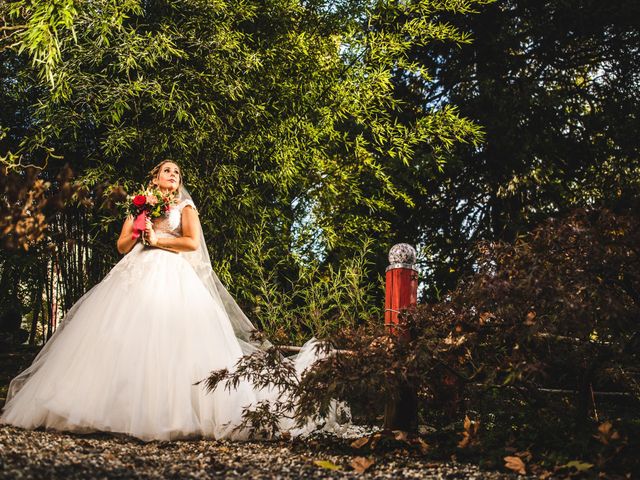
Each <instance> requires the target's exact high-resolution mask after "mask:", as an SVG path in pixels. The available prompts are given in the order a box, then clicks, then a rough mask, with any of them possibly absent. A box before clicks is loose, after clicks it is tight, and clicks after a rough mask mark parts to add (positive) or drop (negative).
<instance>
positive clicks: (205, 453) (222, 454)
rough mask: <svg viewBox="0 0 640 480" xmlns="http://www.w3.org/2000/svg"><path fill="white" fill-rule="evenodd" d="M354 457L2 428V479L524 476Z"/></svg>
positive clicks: (280, 447) (323, 445)
mask: <svg viewBox="0 0 640 480" xmlns="http://www.w3.org/2000/svg"><path fill="white" fill-rule="evenodd" d="M353 458H354V457H353V456H351V455H346V454H345V453H344V452H340V449H339V448H336V447H335V445H334V446H332V445H331V442H326V441H313V440H312V441H309V442H307V443H304V442H299V441H289V442H231V441H219V440H204V439H203V440H188V441H187V440H185V441H173V442H157V441H154V442H149V443H145V442H142V441H139V440H137V439H135V438H132V437H128V436H124V435H118V436H114V435H110V434H106V433H95V434H90V435H78V434H71V433H64V432H56V431H42V430H34V431H32V430H23V429H19V428H15V427H12V426H8V425H0V479H11V480H20V479H38V480H40V479H58V478H60V479H69V480H72V479H83V480H84V479H98V478H102V479H162V478H170V479H223V478H224V479H237V478H250V479H256V480H257V479H300V478H303V479H306V478H339V479H345V478H359V479H374V478H375V479H396V478H407V479H413V478H420V479H485V478H486V479H515V478H518V477H517V476H516V475H509V474H505V473H499V472H481V471H480V470H479V469H478V468H477V467H475V466H473V465H460V464H445V463H436V462H430V461H428V460H418V459H416V458H410V457H408V456H406V455H404V456H403V455H402V454H397V455H395V456H389V454H387V455H386V456H385V457H384V458H382V457H380V458H377V459H376V463H375V464H374V465H373V466H372V467H370V468H369V469H368V470H367V471H366V472H365V473H363V474H359V473H357V472H355V471H354V469H353V468H352V467H351V466H350V464H351V461H352V460H353ZM315 461H328V462H331V463H332V464H334V465H336V466H338V467H340V470H331V469H328V468H324V467H322V466H318V465H316V464H315V463H314V462H315ZM329 466H331V465H329ZM519 478H523V477H519Z"/></svg>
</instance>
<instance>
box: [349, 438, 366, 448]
mask: <svg viewBox="0 0 640 480" xmlns="http://www.w3.org/2000/svg"><path fill="white" fill-rule="evenodd" d="M367 443H369V437H362V438H357V439H355V440H354V441H353V442H351V446H352V447H353V448H362V447H364V446H365V445H366V444H367Z"/></svg>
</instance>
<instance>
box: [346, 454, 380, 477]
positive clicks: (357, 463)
mask: <svg viewBox="0 0 640 480" xmlns="http://www.w3.org/2000/svg"><path fill="white" fill-rule="evenodd" d="M374 463H376V461H375V460H374V459H373V458H368V457H355V458H354V459H353V460H352V461H351V466H352V467H353V469H354V470H355V471H356V472H358V473H364V472H366V471H367V470H368V469H369V468H370V467H371V465H373V464H374Z"/></svg>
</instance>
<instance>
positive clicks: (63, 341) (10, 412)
mask: <svg viewBox="0 0 640 480" xmlns="http://www.w3.org/2000/svg"><path fill="white" fill-rule="evenodd" d="M187 205H190V206H191V207H193V208H195V206H194V204H193V202H192V201H191V200H190V199H186V200H183V201H182V202H180V203H179V204H178V205H177V206H176V207H175V208H173V209H172V210H171V212H170V214H169V215H168V216H167V217H165V218H161V219H160V221H159V222H156V223H155V224H154V230H155V231H156V233H157V235H158V236H159V237H161V236H176V237H178V236H181V234H182V230H181V214H182V210H183V209H184V208H185V207H186V206H187ZM187 257H188V255H185V254H183V253H173V252H169V251H166V250H162V249H158V248H152V247H143V245H142V244H141V243H137V244H136V245H135V246H134V248H133V249H132V250H131V251H130V252H129V253H128V254H126V255H125V256H124V257H123V258H122V259H121V260H120V261H119V262H118V263H117V264H116V265H115V267H113V269H112V270H111V271H110V272H109V273H108V274H107V276H106V277H105V278H104V279H103V280H102V281H101V282H100V283H99V284H97V285H96V286H94V287H93V288H92V289H91V290H90V291H88V292H87V293H86V294H85V295H84V296H83V297H82V298H81V299H80V300H79V301H78V302H77V303H76V304H75V305H74V306H73V307H72V308H71V309H70V311H69V312H68V313H67V315H66V317H65V320H64V321H63V322H62V323H61V325H60V326H59V327H58V329H57V330H56V332H55V333H54V335H53V336H52V338H51V339H50V340H49V341H48V342H47V344H46V345H45V347H43V349H42V350H41V351H40V353H39V354H38V356H37V357H36V359H35V360H34V362H33V364H32V365H31V366H30V367H29V368H28V369H26V370H25V371H24V372H22V373H21V374H20V375H18V376H17V377H16V378H15V379H13V380H12V382H11V385H10V387H9V393H8V398H7V403H6V405H5V407H4V409H3V413H2V415H1V416H0V423H6V424H12V425H15V426H19V427H23V428H29V429H31V428H36V427H44V428H52V429H56V430H64V431H75V432H92V431H109V432H121V433H125V434H129V435H132V436H135V437H138V438H140V439H142V440H145V441H149V440H172V439H178V438H188V437H200V436H203V437H213V438H233V439H245V438H247V436H248V434H249V432H247V431H244V430H242V431H234V428H235V427H236V426H237V425H238V424H239V423H240V421H241V415H242V411H243V408H244V407H246V406H250V405H253V404H255V403H256V402H257V401H259V400H261V399H264V396H265V393H268V392H264V391H263V392H256V391H255V389H254V388H253V386H252V385H251V384H249V383H246V382H244V383H240V385H239V386H238V388H237V389H235V390H232V391H231V392H229V391H228V390H225V389H224V388H223V387H222V386H219V387H218V388H216V389H215V390H214V391H213V392H210V393H207V392H206V391H205V388H204V382H202V383H201V384H199V385H194V383H196V382H198V381H200V380H203V379H204V378H206V377H208V374H209V373H210V372H211V371H212V370H217V369H222V368H230V369H231V368H232V367H233V366H234V364H235V363H236V362H237V361H238V359H240V357H241V356H242V355H243V348H242V344H243V341H242V339H239V338H238V336H237V332H234V328H233V326H232V323H231V322H230V319H229V315H228V314H227V310H228V308H227V310H225V301H221V299H220V297H219V296H218V297H217V298H216V297H215V296H214V295H212V293H211V291H210V289H209V288H207V286H206V284H205V282H203V280H202V278H201V277H200V276H199V275H198V273H196V270H197V269H196V268H195V267H194V266H193V265H192V263H190V262H189V261H188V260H187ZM209 265H210V264H209ZM216 278H217V277H216ZM225 293H226V294H227V295H228V293H227V292H226V290H225ZM223 298H224V297H223ZM226 302H227V304H228V303H229V302H230V301H229V300H228V298H227V299H226ZM234 307H235V308H237V305H235V303H234ZM244 350H245V352H246V349H244ZM305 350H306V351H305V352H303V355H300V356H299V357H298V358H299V361H298V364H297V368H298V371H301V370H302V369H303V368H304V367H306V366H308V364H310V363H312V362H313V360H314V355H313V353H311V350H310V348H309V346H307V347H305ZM296 433H297V434H301V433H304V429H302V430H298V431H296Z"/></svg>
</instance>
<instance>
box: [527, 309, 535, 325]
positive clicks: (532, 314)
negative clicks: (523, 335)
mask: <svg viewBox="0 0 640 480" xmlns="http://www.w3.org/2000/svg"><path fill="white" fill-rule="evenodd" d="M535 320H536V312H529V313H527V318H525V320H524V324H525V325H527V326H531V325H535V323H536V321H535Z"/></svg>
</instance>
